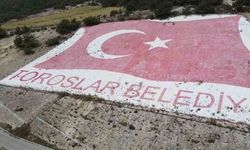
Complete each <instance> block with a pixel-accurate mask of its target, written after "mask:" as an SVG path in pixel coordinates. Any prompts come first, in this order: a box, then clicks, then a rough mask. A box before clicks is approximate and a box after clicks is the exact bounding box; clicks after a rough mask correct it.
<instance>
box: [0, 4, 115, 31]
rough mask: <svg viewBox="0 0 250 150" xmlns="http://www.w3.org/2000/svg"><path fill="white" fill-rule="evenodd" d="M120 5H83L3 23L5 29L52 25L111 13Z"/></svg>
mask: <svg viewBox="0 0 250 150" xmlns="http://www.w3.org/2000/svg"><path fill="white" fill-rule="evenodd" d="M118 9H120V8H118V7H107V8H103V7H100V6H83V7H79V8H73V9H70V10H63V11H61V12H59V13H58V12H57V13H52V14H49V15H47V16H37V17H32V18H26V19H22V20H17V21H12V22H7V23H5V24H3V25H2V28H4V29H14V28H16V27H17V26H29V27H40V26H50V25H54V24H57V23H58V22H60V21H61V20H62V19H73V18H76V19H77V20H82V19H83V18H85V17H89V16H96V15H109V14H110V12H111V11H112V10H118Z"/></svg>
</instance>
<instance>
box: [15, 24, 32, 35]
mask: <svg viewBox="0 0 250 150" xmlns="http://www.w3.org/2000/svg"><path fill="white" fill-rule="evenodd" d="M30 31H31V29H30V28H29V27H27V26H23V27H21V28H20V27H19V26H18V27H16V30H15V33H16V34H17V35H22V34H25V33H28V32H30Z"/></svg>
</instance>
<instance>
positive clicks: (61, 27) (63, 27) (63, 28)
mask: <svg viewBox="0 0 250 150" xmlns="http://www.w3.org/2000/svg"><path fill="white" fill-rule="evenodd" d="M80 26H81V23H80V22H79V21H76V19H73V20H71V21H69V20H67V19H63V20H62V21H61V22H60V23H59V24H58V25H57V27H56V31H57V32H58V33H60V34H68V33H70V32H72V31H75V30H77V29H78V28H79V27H80Z"/></svg>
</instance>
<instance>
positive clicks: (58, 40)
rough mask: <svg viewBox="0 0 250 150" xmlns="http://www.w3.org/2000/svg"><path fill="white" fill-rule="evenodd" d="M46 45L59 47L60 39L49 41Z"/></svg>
mask: <svg viewBox="0 0 250 150" xmlns="http://www.w3.org/2000/svg"><path fill="white" fill-rule="evenodd" d="M45 43H46V45H47V46H55V45H58V44H59V43H60V37H59V36H57V37H55V38H52V39H48V40H47V41H46V42H45Z"/></svg>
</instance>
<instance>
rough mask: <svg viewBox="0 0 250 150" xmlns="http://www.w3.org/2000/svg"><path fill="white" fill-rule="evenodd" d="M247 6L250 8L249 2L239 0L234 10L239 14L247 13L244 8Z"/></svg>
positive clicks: (247, 0)
mask: <svg viewBox="0 0 250 150" xmlns="http://www.w3.org/2000/svg"><path fill="white" fill-rule="evenodd" d="M246 6H250V1H249V0H237V1H235V2H234V3H233V8H234V9H235V10H236V11H237V12H244V11H246V10H245V9H244V8H245V7H246Z"/></svg>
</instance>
